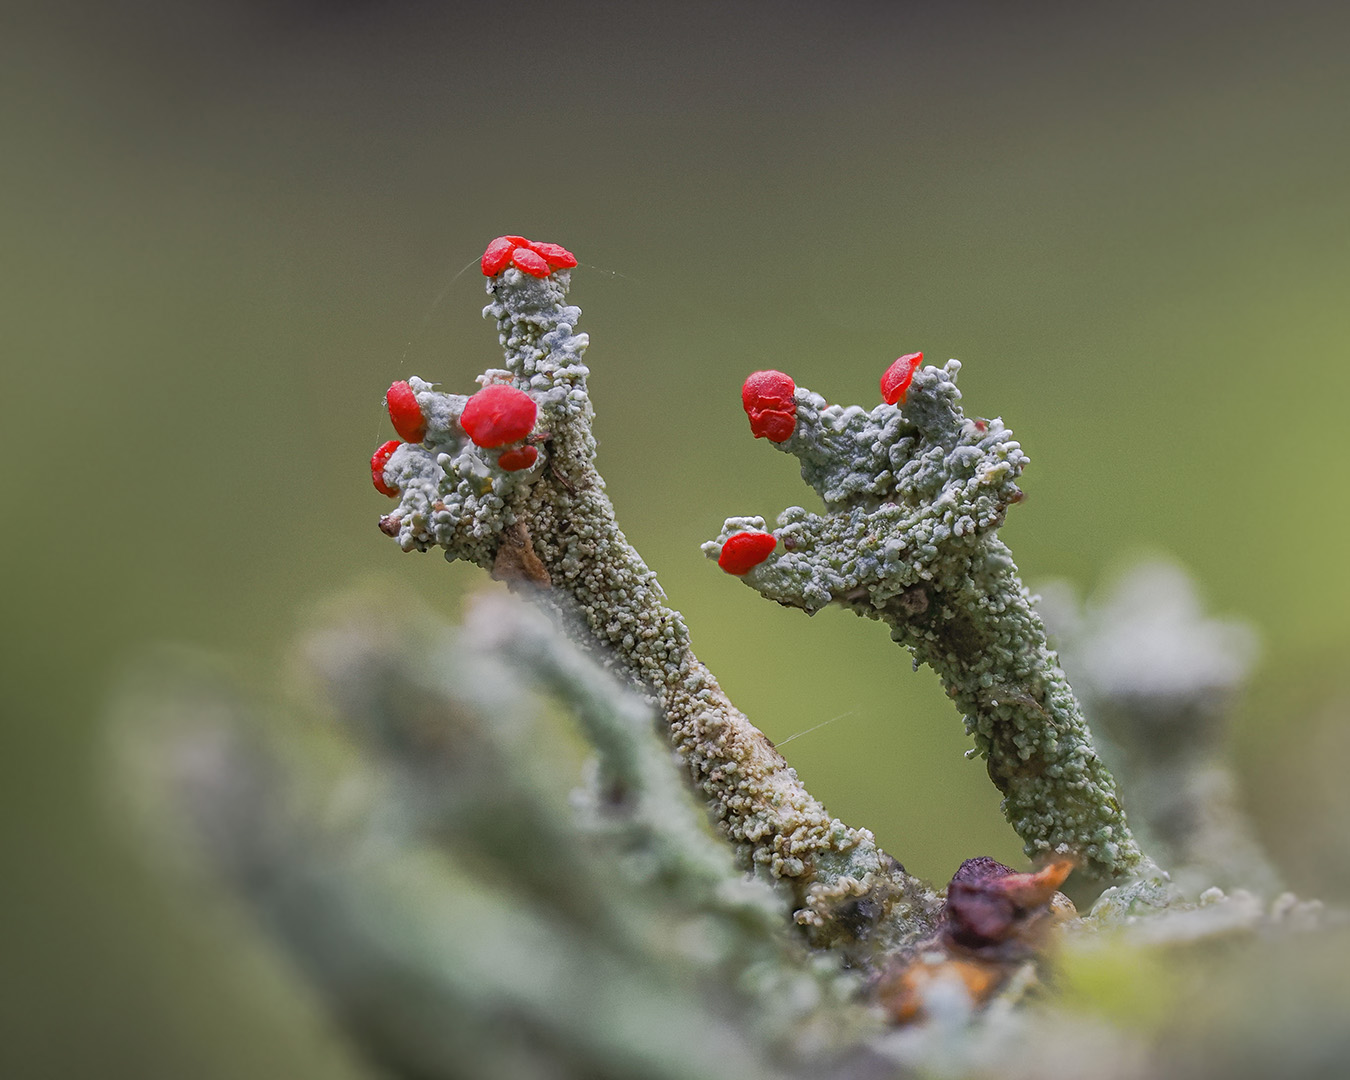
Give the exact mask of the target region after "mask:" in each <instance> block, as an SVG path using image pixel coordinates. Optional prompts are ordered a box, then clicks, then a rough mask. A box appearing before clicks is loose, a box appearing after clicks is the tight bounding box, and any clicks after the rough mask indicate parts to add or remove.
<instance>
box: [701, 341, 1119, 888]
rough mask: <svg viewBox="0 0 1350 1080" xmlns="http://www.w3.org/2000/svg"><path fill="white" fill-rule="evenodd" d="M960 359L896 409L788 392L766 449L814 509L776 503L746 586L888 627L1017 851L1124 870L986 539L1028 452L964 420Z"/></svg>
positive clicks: (1006, 573)
mask: <svg viewBox="0 0 1350 1080" xmlns="http://www.w3.org/2000/svg"><path fill="white" fill-rule="evenodd" d="M960 368H961V365H960V364H959V363H958V362H957V361H955V360H951V361H948V363H947V365H946V366H945V367H943V368H937V367H931V366H930V367H925V368H922V369H921V370H919V371H916V372H915V373H914V379H913V382H912V383H911V385H910V387H909V391H908V394H907V397H906V400H905V402H904V404H903V407H898V406H895V405H885V404H882V405H878V406H877V407H876V408H874V409H873V410H872V411H871V412H867V411H865V410H863V409H862V408H859V407H858V406H850V407H848V408H844V407H842V406H839V405H826V403H825V399H824V398H822V397H821V396H820V395H819V394H815V393H812V392H811V391H809V390H806V389H803V388H800V387H799V388H798V389H797V391H796V395H795V403H796V410H797V423H796V427H795V428H794V430H793V432H792V435H791V436H790V437H789V438H788V439H787V440H786V441H784V442H782V443H779V444H777V445H778V448H779V449H780V450H783V451H785V452H787V453H789V454H793V455H794V456H796V457H797V458H799V459H800V460H801V463H802V478H803V479H804V480H806V482H807V483H808V484H810V485H811V486H812V487H813V488H815V490H816V491H817V492H818V493H819V494H820V496H821V498H822V499H823V500H824V502H825V512H824V513H823V514H813V513H810V512H808V511H806V510H804V509H802V508H801V507H797V506H794V507H790V508H789V509H787V510H785V511H783V513H782V514H781V515H779V518H778V528H777V529H776V530H774V534H775V535H776V536H777V538H778V540H779V547H778V548H777V549H775V551H774V553H773V554H772V555H770V557H769V558H768V559H767V560H766V561H764V562H762V563H760V564H759V565H758V566H756V567H754V568H752V569H751V570H750V571H749V572H748V573H746V574H745V575H744V580H745V582H746V584H748V585H749V586H751V587H752V588H754V589H756V590H758V591H759V592H760V593H761V594H763V595H764V596H765V597H767V598H768V599H770V600H775V601H777V602H778V603H780V604H785V605H789V606H792V607H799V608H802V609H803V610H805V611H807V612H815V611H818V610H820V609H821V608H822V607H824V606H825V605H826V604H830V603H838V604H841V605H843V606H845V607H848V608H851V609H852V610H853V611H855V612H857V613H858V614H860V615H865V616H867V617H869V618H874V619H881V620H883V621H885V622H886V623H888V624H889V625H890V627H891V636H892V638H894V640H895V641H896V642H898V643H899V644H901V645H903V646H905V647H907V648H908V649H909V650H910V652H911V653H912V654H913V655H914V657H915V659H916V660H918V661H922V662H924V663H927V664H930V665H931V666H932V667H933V668H934V669H935V670H936V671H937V672H938V674H939V675H940V676H941V678H942V680H943V682H944V684H945V685H946V688H947V693H948V694H949V695H950V696H951V697H952V699H953V700H954V701H955V702H956V705H957V707H958V708H959V709H960V710H961V711H962V712H963V713H964V714H965V720H966V729H967V731H968V732H969V733H970V735H971V736H972V737H973V739H974V742H975V748H976V750H977V751H978V752H979V754H980V755H981V756H983V757H984V758H985V759H986V760H987V762H988V767H989V776H990V778H991V779H992V780H993V781H994V783H995V784H996V785H997V786H998V788H999V790H1000V791H1002V792H1003V795H1004V801H1003V810H1004V813H1005V814H1006V816H1007V818H1008V820H1009V822H1010V823H1011V824H1012V826H1013V828H1014V829H1016V830H1017V833H1018V835H1019V836H1020V837H1021V838H1022V840H1023V842H1024V844H1025V847H1026V851H1027V853H1028V854H1038V853H1040V852H1044V851H1056V852H1063V853H1069V854H1072V855H1074V856H1076V857H1077V858H1078V859H1080V860H1081V861H1082V863H1083V866H1084V869H1086V870H1087V871H1089V872H1091V873H1095V874H1098V875H1106V876H1117V875H1121V874H1124V873H1128V872H1130V871H1132V870H1135V869H1136V868H1138V867H1139V865H1140V862H1141V853H1140V850H1139V846H1138V844H1136V842H1135V840H1134V838H1133V836H1131V834H1130V831H1129V828H1128V827H1127V826H1126V823H1125V816H1124V813H1123V812H1122V811H1121V808H1120V804H1119V802H1118V800H1117V797H1116V789H1115V783H1114V781H1113V780H1112V778H1111V775H1110V773H1109V772H1108V771H1107V769H1106V766H1105V765H1104V764H1103V763H1102V761H1101V759H1100V758H1099V757H1098V755H1097V753H1096V751H1095V750H1094V749H1093V746H1092V738H1091V735H1090V733H1089V731H1088V729H1087V725H1086V723H1085V722H1084V720H1083V716H1082V713H1081V710H1080V709H1079V707H1078V703H1077V701H1076V700H1075V699H1074V696H1073V692H1072V690H1071V689H1070V688H1069V684H1068V682H1067V681H1066V680H1065V678H1064V673H1063V672H1062V671H1061V670H1060V668H1059V665H1058V662H1057V660H1056V658H1055V655H1054V653H1053V652H1052V651H1051V650H1050V648H1049V646H1048V645H1047V643H1046V637H1045V628H1044V626H1043V625H1042V624H1041V620H1040V618H1039V616H1038V615H1037V614H1036V612H1035V611H1034V610H1032V607H1031V603H1030V597H1029V596H1028V594H1027V591H1026V589H1025V588H1024V587H1023V585H1022V582H1021V580H1020V579H1019V578H1018V574H1017V567H1016V565H1015V564H1014V563H1013V560H1012V555H1011V553H1010V552H1009V551H1008V549H1007V547H1005V546H1004V544H1003V543H1002V541H1000V540H999V539H998V537H997V529H998V526H999V525H1000V524H1002V522H1003V518H1004V514H1005V513H1006V511H1007V508H1008V506H1009V505H1010V504H1011V503H1014V502H1016V501H1018V500H1019V499H1020V498H1021V493H1020V491H1019V490H1018V488H1017V486H1016V481H1017V478H1018V476H1019V475H1020V474H1021V472H1022V469H1023V467H1024V466H1025V464H1026V462H1027V457H1026V455H1025V454H1023V452H1022V448H1021V446H1020V445H1019V444H1018V443H1017V442H1016V441H1015V440H1014V439H1013V438H1012V433H1011V432H1010V431H1009V430H1008V429H1007V428H1006V427H1004V426H1003V423H1002V421H1001V420H997V419H995V420H973V419H968V418H967V417H966V416H965V414H964V413H963V412H962V410H961V406H960V398H961V394H960V391H959V390H957V388H956V375H957V372H958V371H959V370H960ZM747 529H749V530H758V531H766V530H767V526H766V524H765V522H764V520H763V518H758V517H753V518H746V517H738V518H729V519H728V520H727V522H726V524H725V525H724V527H723V529H722V532H721V534H720V535H719V536H718V538H717V540H716V541H711V542H709V543H707V544H705V545H704V551H705V553H706V554H707V555H708V556H709V557H711V558H716V557H717V556H718V554H719V553H720V551H721V547H722V543H723V542H724V541H725V540H726V539H727V538H728V537H729V536H731V535H732V534H733V533H737V532H741V531H743V530H747Z"/></svg>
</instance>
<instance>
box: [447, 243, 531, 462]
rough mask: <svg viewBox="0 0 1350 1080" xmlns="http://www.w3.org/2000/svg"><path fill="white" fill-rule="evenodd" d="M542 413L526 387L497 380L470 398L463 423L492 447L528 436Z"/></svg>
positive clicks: (477, 439) (480, 442) (484, 444)
mask: <svg viewBox="0 0 1350 1080" xmlns="http://www.w3.org/2000/svg"><path fill="white" fill-rule="evenodd" d="M535 258H538V256H537V255H536V256H535ZM541 261H542V260H541ZM538 415H539V406H537V405H536V404H535V403H534V398H532V397H530V395H529V394H527V393H525V391H523V390H517V389H516V388H515V387H514V386H504V385H501V384H499V383H493V384H492V385H491V386H485V387H483V389H481V390H479V391H478V393H476V394H474V395H473V397H471V398H469V400H468V403H467V404H465V406H464V412H463V413H461V414H460V417H459V426H460V427H462V428H463V429H464V430H465V431H466V432H467V433H468V436H469V438H471V439H472V440H473V441H474V442H475V443H476V444H477V445H478V446H481V447H484V448H485V449H488V450H491V449H493V448H494V447H498V446H505V445H506V444H507V443H513V442H516V441H517V440H519V439H523V438H525V436H526V435H528V434H529V433H530V429H531V428H533V427H534V419H535V417H536V416H538Z"/></svg>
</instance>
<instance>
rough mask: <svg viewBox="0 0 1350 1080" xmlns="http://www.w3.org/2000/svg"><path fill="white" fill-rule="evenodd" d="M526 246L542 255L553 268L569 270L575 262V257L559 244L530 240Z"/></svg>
mask: <svg viewBox="0 0 1350 1080" xmlns="http://www.w3.org/2000/svg"><path fill="white" fill-rule="evenodd" d="M526 246H527V247H528V248H529V249H530V250H531V251H533V252H534V253H535V254H536V255H542V256H543V257H544V258H545V259H546V260H547V261H548V264H549V266H551V267H553V269H554V270H570V269H571V268H572V267H574V266H576V264H577V257H576V256H575V255H573V254H572V253H571V252H570V251H568V250H567V249H566V248H565V247H563V246H562V245H561V244H536V243H535V242H534V241H533V240H531V241H530V242H529V243H528V244H527V245H526Z"/></svg>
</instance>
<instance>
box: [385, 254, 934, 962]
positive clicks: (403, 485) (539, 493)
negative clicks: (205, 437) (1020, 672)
mask: <svg viewBox="0 0 1350 1080" xmlns="http://www.w3.org/2000/svg"><path fill="white" fill-rule="evenodd" d="M575 264H576V260H575V259H574V258H573V257H572V256H571V255H570V253H568V252H566V251H565V250H564V249H562V248H560V247H558V246H557V245H552V244H535V243H532V242H530V241H528V240H525V239H524V238H523V237H514V236H508V237H501V238H499V239H498V240H495V241H493V243H492V245H490V246H489V248H488V250H487V252H486V253H485V254H484V257H483V273H484V275H485V276H486V277H487V278H488V282H487V289H488V293H489V294H490V296H491V301H490V302H489V304H488V305H487V307H486V308H485V309H484V314H485V315H490V316H491V317H492V318H493V319H495V320H496V323H497V327H498V332H499V336H500V341H501V344H502V347H503V349H504V352H505V363H506V368H505V369H504V370H501V369H490V370H488V371H487V372H485V373H484V374H483V375H482V376H480V377H479V381H480V382H481V383H482V384H483V389H482V390H480V391H479V392H478V394H476V395H474V396H473V397H471V398H468V397H464V396H460V395H455V394H446V393H441V392H438V391H436V390H434V389H432V386H431V384H430V383H427V382H423V381H422V380H420V379H409V380H408V386H409V389H410V390H411V391H412V393H413V394H414V395H415V398H416V402H417V404H418V406H419V408H420V412H421V414H422V417H423V419H424V420H425V430H424V431H421V430H419V429H418V426H417V425H416V424H415V422H412V423H409V422H407V421H406V420H405V421H404V425H405V426H407V427H408V428H410V429H412V430H413V431H414V433H418V434H422V439H421V441H419V442H417V443H403V444H401V445H397V446H393V447H390V446H389V444H386V447H382V448H381V450H380V451H378V452H377V455H376V458H375V459H373V460H372V472H373V474H374V480H375V483H376V486H377V487H378V488H381V490H392V491H394V492H395V493H396V496H397V498H398V500H399V504H398V507H397V508H396V509H395V510H394V511H393V512H392V513H390V514H388V515H387V516H386V517H385V518H383V519H382V520H381V528H382V529H383V531H385V532H386V533H387V534H389V535H390V536H393V537H396V538H397V539H398V541H399V543H400V545H401V546H402V547H403V549H404V550H413V549H418V550H426V549H428V548H430V547H431V546H433V545H436V546H440V547H442V548H443V549H444V550H445V553H446V557H447V558H449V559H452V560H453V559H464V560H467V561H469V562H473V563H476V564H477V565H479V566H482V567H484V568H486V569H488V570H489V571H491V572H492V574H493V575H494V576H495V577H497V578H499V579H501V580H504V581H506V582H508V583H509V584H511V585H512V587H513V588H517V589H520V590H522V591H525V592H527V593H529V594H530V595H532V596H533V597H534V598H535V599H537V600H538V601H539V602H540V603H541V604H542V605H543V606H544V607H545V608H547V609H548V610H550V611H551V612H552V613H553V614H554V615H555V616H556V617H557V619H558V620H559V621H560V622H561V624H562V625H563V626H564V627H565V628H566V629H567V630H568V632H569V634H570V635H571V636H572V637H573V638H574V640H576V641H578V642H579V643H581V644H582V645H583V646H584V647H586V648H588V649H589V650H591V651H592V652H594V653H595V654H596V655H598V656H599V658H600V659H601V660H602V661H603V662H604V663H605V664H606V665H607V666H609V667H611V668H613V669H615V670H617V671H618V672H620V673H621V674H622V675H623V676H624V677H625V679H626V681H628V682H629V683H631V684H633V685H635V686H636V687H638V688H639V689H640V690H642V691H643V692H644V693H645V694H647V695H648V696H649V697H650V698H651V699H652V700H653V701H654V703H655V704H656V705H657V707H658V708H659V710H660V713H661V715H662V716H663V717H664V719H665V722H666V723H667V724H668V726H669V731H670V737H671V739H672V742H673V744H674V747H675V749H676V751H677V752H678V753H679V755H680V757H681V759H682V760H683V761H684V763H685V764H686V766H687V767H688V768H689V770H690V773H691V775H692V777H693V779H694V781H695V783H696V785H697V787H698V789H699V790H700V791H701V792H702V794H703V795H704V797H705V798H706V800H707V802H708V805H709V807H710V809H711V811H712V813H713V815H714V817H715V818H716V819H717V820H718V822H719V823H720V825H721V827H722V828H723V829H724V830H725V832H726V834H727V836H728V837H729V838H730V839H731V840H732V841H733V843H734V844H735V845H736V846H737V849H738V851H739V852H740V854H741V855H742V857H743V859H744V860H745V861H746V863H747V864H748V865H752V866H755V867H757V868H759V869H760V870H761V871H762V872H763V873H765V875H766V876H768V877H770V878H772V879H774V880H778V881H781V882H784V883H786V884H787V885H789V886H790V888H791V892H792V898H793V901H794V904H795V906H796V909H797V910H796V919H797V921H798V922H799V923H800V924H801V925H803V926H805V927H806V928H807V929H808V933H809V934H810V936H811V937H812V940H814V941H816V942H817V943H819V944H839V945H843V946H846V947H847V946H849V945H851V944H853V943H855V942H858V941H861V940H863V939H869V940H870V943H871V945H870V947H877V946H881V945H887V946H894V945H896V944H899V943H901V942H903V941H905V940H910V939H913V938H915V937H917V936H920V935H921V934H923V933H926V932H927V931H928V930H929V929H930V928H931V925H932V918H933V915H934V912H935V910H936V901H935V898H934V896H933V893H932V891H931V890H929V889H928V888H927V887H926V886H924V885H923V884H922V883H921V882H918V881H917V880H916V879H914V878H912V877H910V876H909V875H907V874H906V873H905V872H904V869H903V868H902V867H901V866H900V864H899V863H897V862H896V861H895V860H894V859H892V858H890V857H889V856H888V855H886V854H885V853H884V852H882V851H881V850H880V849H879V848H878V847H877V845H876V841H875V839H874V838H873V836H872V834H871V833H870V832H869V831H867V830H866V829H854V828H850V827H849V826H847V825H845V824H843V823H842V822H840V821H839V820H838V819H836V818H833V817H831V816H830V814H829V813H828V812H827V811H826V810H825V808H824V807H823V806H822V805H821V804H820V803H819V802H817V801H816V800H815V799H814V798H812V797H811V795H810V794H809V793H808V792H807V791H806V790H805V788H804V787H803V786H802V785H801V783H800V782H799V781H798V779H797V776H796V773H795V772H794V771H793V770H792V769H791V768H789V767H788V766H787V764H786V762H785V761H784V760H783V758H782V756H781V755H780V754H779V753H778V752H777V751H776V750H775V749H774V748H773V746H772V744H771V743H770V742H769V741H768V739H766V738H765V737H764V735H763V734H761V733H760V732H759V731H758V730H757V729H756V728H755V727H754V726H753V725H752V724H751V723H750V722H749V720H747V719H746V717H745V716H744V715H743V714H742V713H740V712H739V711H738V710H737V709H736V708H735V707H734V706H732V704H731V703H730V701H729V700H728V699H727V697H726V695H725V694H724V693H723V691H722V689H721V687H720V686H719V685H718V684H717V681H716V679H714V678H713V676H712V674H711V673H710V672H709V671H708V669H707V668H706V667H704V666H703V664H701V663H700V662H699V661H698V659H697V658H696V657H695V656H694V653H693V651H692V650H691V648H690V645H689V632H688V629H687V627H686V626H685V623H684V620H683V619H682V618H681V616H680V615H679V613H678V612H676V611H673V610H672V609H671V608H670V607H668V606H667V604H666V597H665V594H664V592H663V591H662V589H661V587H660V585H659V584H658V583H657V580H656V576H655V575H654V574H653V573H652V571H651V570H650V569H649V568H648V567H647V565H646V564H645V563H644V562H643V561H642V559H641V557H640V556H639V555H638V554H637V552H636V551H635V550H634V549H633V548H632V547H631V546H630V545H629V544H628V542H627V540H626V539H625V538H624V535H623V533H622V532H621V531H620V530H619V528H618V525H617V523H616V522H615V519H614V510H613V506H612V505H611V503H610V501H609V499H608V497H607V496H606V495H605V492H604V482H603V480H602V479H601V477H600V475H599V473H598V472H597V471H596V468H595V453H596V444H595V439H594V436H593V434H592V431H591V421H592V416H593V412H592V408H591V403H590V398H589V396H588V394H587V389H586V376H587V375H588V374H589V372H588V369H587V368H586V366H585V364H584V363H583V362H582V355H583V353H584V351H585V349H586V346H587V344H588V340H587V336H586V335H585V334H582V333H577V332H576V329H575V328H576V325H577V321H578V319H579V317H580V314H581V312H580V310H579V309H578V308H576V307H574V306H570V305H568V304H566V302H565V300H566V294H567V289H568V285H569V283H570V273H569V270H570V268H571V267H572V266H575ZM400 385H401V384H395V388H393V389H391V398H390V409H391V416H396V414H397V415H403V413H404V409H403V407H402V406H401V405H396V404H395V402H396V401H397V402H402V401H404V400H405V397H406V395H404V393H403V391H402V390H400V389H397V388H398V387H399V386H400ZM497 387H509V388H511V390H512V391H513V392H514V394H516V395H518V398H517V397H513V396H512V394H510V393H504V392H502V391H499V390H496V391H494V389H493V388H497ZM489 392H492V393H493V395H494V398H495V399H500V400H494V401H493V402H492V403H490V404H491V405H492V408H490V409H489V408H486V407H480V406H481V405H482V402H481V395H484V394H487V393H489ZM475 399H479V400H478V401H477V403H476V401H475ZM530 406H533V407H534V410H535V411H533V412H532V411H531V408H530ZM484 417H486V419H484ZM526 418H528V421H529V422H528V423H526V422H525V420H526ZM400 430H401V431H402V428H400ZM529 451H533V453H530V452H529Z"/></svg>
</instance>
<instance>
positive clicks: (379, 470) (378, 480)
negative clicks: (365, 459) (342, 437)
mask: <svg viewBox="0 0 1350 1080" xmlns="http://www.w3.org/2000/svg"><path fill="white" fill-rule="evenodd" d="M402 445H403V444H402V443H401V442H399V441H398V440H397V439H390V440H389V441H388V442H387V443H385V444H384V445H383V446H381V447H380V448H379V449H378V450H376V451H375V453H373V454H372V455H371V456H370V478H371V480H372V481H374V483H375V490H376V491H378V492H379V493H380V494H381V495H388V496H389V497H390V498H391V499H397V498H398V488H396V487H390V486H389V485H388V484H386V483H385V482H384V467H385V466H386V465H388V464H389V459H390V458H391V457H393V456H394V451H395V450H397V449H398V448H399V447H400V446H402Z"/></svg>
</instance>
